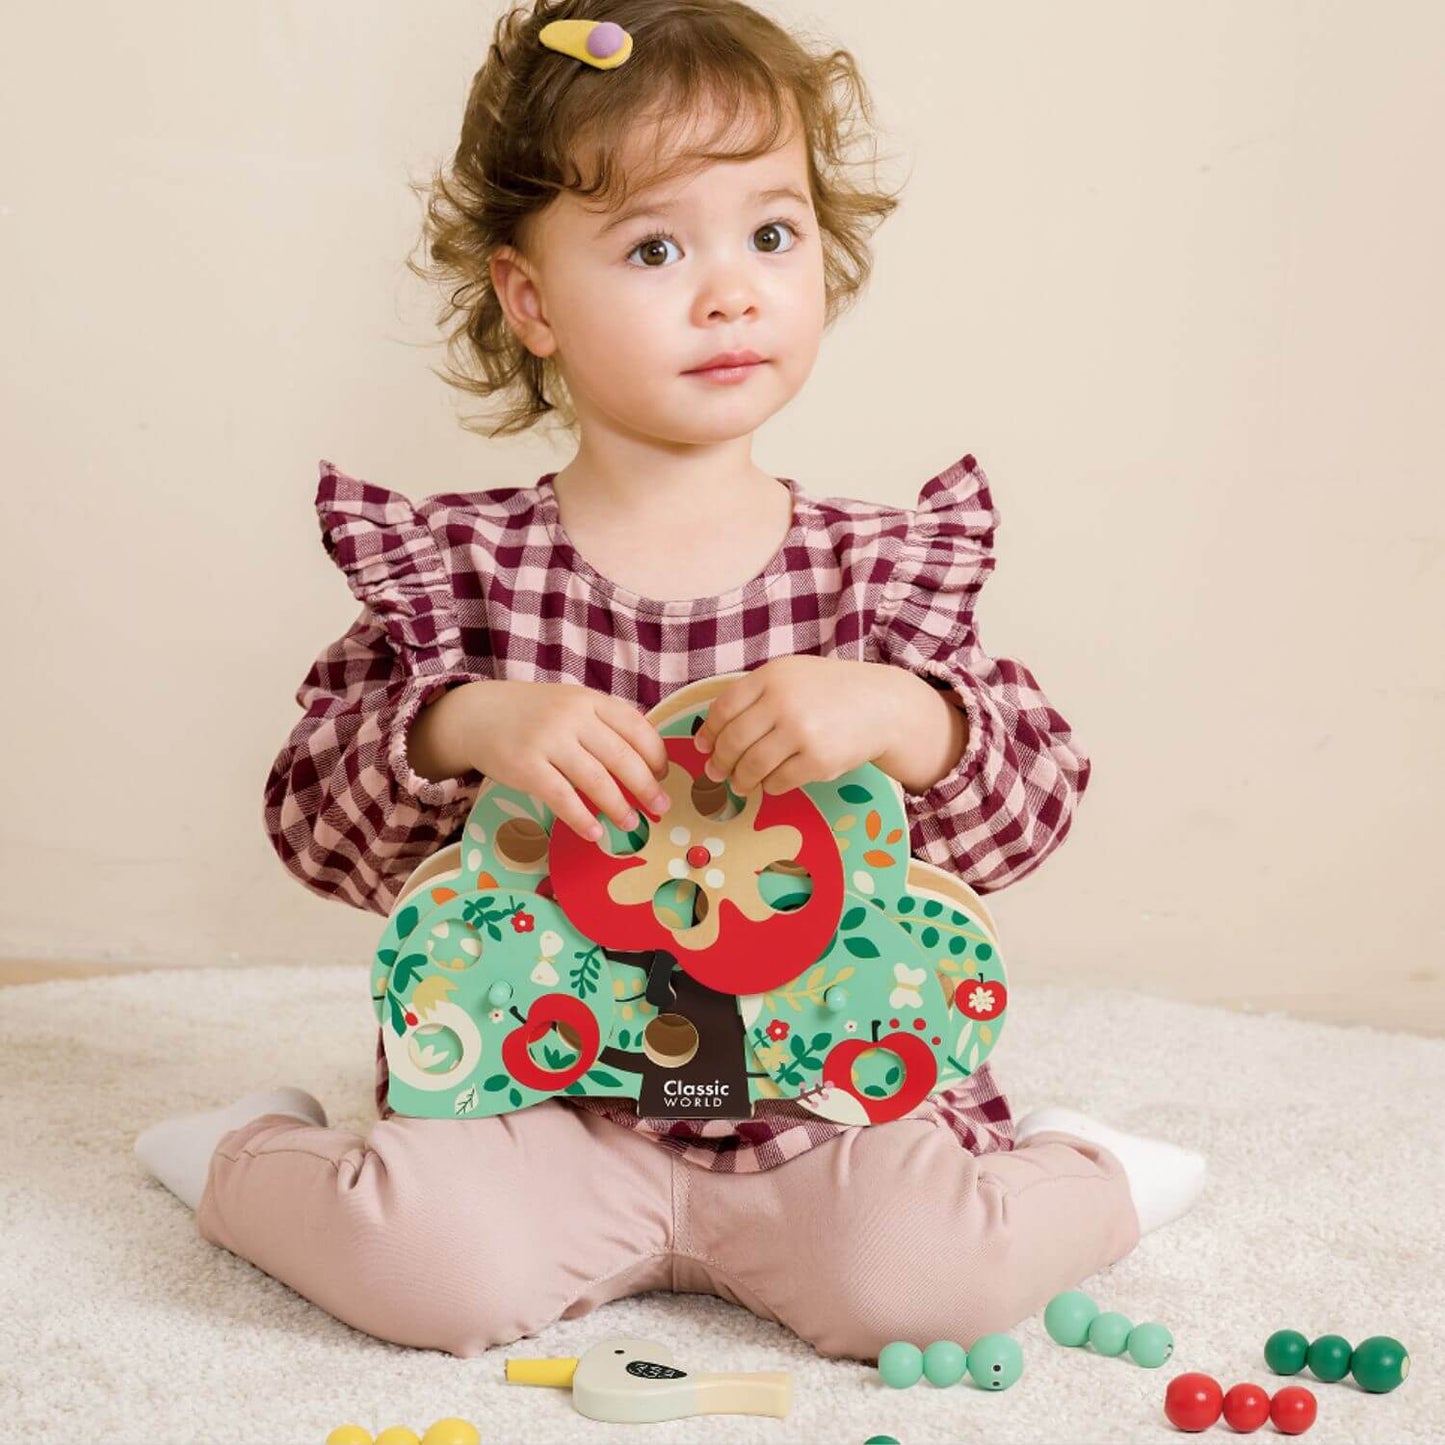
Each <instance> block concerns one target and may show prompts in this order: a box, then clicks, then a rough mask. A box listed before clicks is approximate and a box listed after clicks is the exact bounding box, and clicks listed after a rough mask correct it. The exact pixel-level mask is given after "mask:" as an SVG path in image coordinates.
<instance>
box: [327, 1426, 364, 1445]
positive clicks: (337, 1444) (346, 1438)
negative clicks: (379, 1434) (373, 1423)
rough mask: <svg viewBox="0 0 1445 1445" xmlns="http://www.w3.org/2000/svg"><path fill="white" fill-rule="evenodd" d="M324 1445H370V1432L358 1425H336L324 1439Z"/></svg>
mask: <svg viewBox="0 0 1445 1445" xmlns="http://www.w3.org/2000/svg"><path fill="white" fill-rule="evenodd" d="M326 1445H371V1431H370V1430H363V1429H362V1428H361V1426H360V1425H338V1426H337V1427H336V1428H335V1429H334V1430H333V1431H332V1432H331V1433H330V1434H329V1435H328V1436H327V1437H326Z"/></svg>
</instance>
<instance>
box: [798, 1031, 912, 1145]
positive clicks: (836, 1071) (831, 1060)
mask: <svg viewBox="0 0 1445 1445" xmlns="http://www.w3.org/2000/svg"><path fill="white" fill-rule="evenodd" d="M870 1049H887V1050H888V1052H889V1053H891V1054H896V1055H897V1056H898V1061H899V1063H901V1064H902V1065H903V1083H902V1084H901V1085H900V1087H899V1089H898V1091H897V1093H894V1094H890V1095H889V1096H888V1097H887V1098H886V1099H878V1098H874V1097H872V1096H871V1095H869V1094H864V1093H862V1092H861V1091H860V1090H859V1089H857V1088H856V1087H855V1086H854V1083H853V1065H854V1064H855V1063H857V1061H858V1058H859V1056H860V1055H862V1054H866V1053H867V1052H868V1051H869V1050H870ZM937 1079H938V1060H937V1059H935V1058H934V1057H933V1050H932V1049H931V1048H929V1046H928V1045H927V1044H926V1043H925V1042H924V1041H923V1039H922V1038H921V1037H920V1036H919V1035H918V1034H906V1033H903V1032H902V1031H901V1030H900V1031H899V1032H898V1033H893V1034H884V1035H883V1037H882V1038H881V1039H878V1040H877V1041H876V1042H875V1041H873V1040H871V1039H844V1040H843V1042H842V1043H839V1044H834V1045H833V1047H832V1048H831V1049H829V1050H828V1056H827V1058H825V1059H824V1060H823V1082H824V1083H825V1084H831V1085H832V1086H833V1087H834V1088H835V1089H842V1090H843V1092H844V1093H846V1094H852V1096H853V1097H854V1098H855V1099H857V1101H858V1102H859V1103H860V1104H861V1105H862V1106H863V1112H864V1113H865V1114H867V1115H868V1121H869V1123H872V1124H886V1123H889V1122H890V1121H891V1120H893V1119H898V1118H901V1117H902V1116H903V1115H904V1114H906V1113H908V1111H909V1110H910V1109H912V1108H914V1107H916V1106H917V1105H918V1104H920V1103H922V1101H923V1100H924V1099H925V1098H926V1097H927V1096H928V1091H929V1090H930V1089H931V1088H932V1087H933V1085H934V1084H935V1083H936V1082H937Z"/></svg>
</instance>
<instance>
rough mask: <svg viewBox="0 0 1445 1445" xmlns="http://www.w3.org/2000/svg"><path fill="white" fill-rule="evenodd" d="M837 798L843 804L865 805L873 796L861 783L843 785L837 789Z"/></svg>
mask: <svg viewBox="0 0 1445 1445" xmlns="http://www.w3.org/2000/svg"><path fill="white" fill-rule="evenodd" d="M838 796H839V797H840V798H842V799H843V801H844V802H845V803H867V802H870V801H871V800H872V797H873V794H872V793H870V792H869V791H868V789H867V788H865V787H864V786H863V785H862V784H861V783H844V784H843V786H842V787H841V788H839V789H838Z"/></svg>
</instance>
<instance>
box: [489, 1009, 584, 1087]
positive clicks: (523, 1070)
mask: <svg viewBox="0 0 1445 1445" xmlns="http://www.w3.org/2000/svg"><path fill="white" fill-rule="evenodd" d="M556 1023H563V1024H567V1025H569V1026H570V1027H571V1028H572V1030H573V1032H574V1033H575V1034H576V1035H577V1038H578V1040H579V1041H580V1052H579V1053H578V1055H577V1058H576V1059H574V1060H573V1061H572V1063H570V1064H568V1065H567V1066H566V1068H563V1069H549V1068H546V1067H545V1066H543V1065H542V1064H539V1063H538V1062H537V1061H536V1059H534V1058H533V1057H532V1045H533V1044H535V1043H536V1042H537V1040H538V1039H540V1038H541V1037H542V1035H543V1034H545V1033H546V1032H547V1030H548V1029H550V1028H551V1027H552V1025H553V1024H556ZM601 1045H602V1039H601V1031H600V1030H599V1029H598V1027H597V1020H596V1018H595V1017H594V1016H593V1013H592V1010H591V1009H589V1008H588V1007H587V1005H586V1004H585V1003H583V1002H582V1000H581V999H580V998H578V997H577V996H576V995H575V994H570V993H544V994H541V995H540V996H539V997H537V998H534V999H533V1000H532V1006H531V1007H530V1008H529V1009H528V1010H527V1020H526V1022H525V1023H523V1024H520V1025H519V1026H518V1027H517V1028H514V1029H513V1030H512V1032H511V1033H509V1034H508V1035H507V1037H506V1038H504V1039H503V1040H502V1062H503V1063H504V1064H505V1065H506V1066H507V1072H508V1073H509V1074H510V1075H511V1076H512V1077H513V1078H514V1079H515V1080H516V1081H517V1082H518V1083H519V1084H525V1085H526V1086H527V1087H528V1088H529V1089H536V1090H537V1092H538V1093H543V1094H549V1093H553V1092H555V1091H556V1090H558V1089H565V1088H566V1087H567V1085H568V1084H570V1083H573V1082H574V1081H575V1080H577V1079H580V1078H581V1077H582V1075H583V1074H585V1073H586V1072H587V1070H588V1069H590V1068H591V1067H592V1065H593V1063H594V1062H595V1061H596V1059H597V1054H598V1051H599V1049H600V1048H601Z"/></svg>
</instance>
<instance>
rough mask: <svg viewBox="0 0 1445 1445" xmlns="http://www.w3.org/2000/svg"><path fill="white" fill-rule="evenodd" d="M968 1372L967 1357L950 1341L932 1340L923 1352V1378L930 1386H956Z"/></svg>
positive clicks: (957, 1345) (961, 1347) (959, 1347)
mask: <svg viewBox="0 0 1445 1445" xmlns="http://www.w3.org/2000/svg"><path fill="white" fill-rule="evenodd" d="M967 1372H968V1356H967V1355H966V1354H965V1353H964V1349H963V1346H962V1345H959V1344H955V1343H954V1342H953V1341H952V1340H934V1342H933V1343H932V1344H931V1345H929V1347H928V1348H927V1349H926V1350H924V1352H923V1378H924V1379H925V1380H927V1381H928V1383H929V1384H930V1385H938V1386H944V1385H956V1384H958V1382H959V1381H960V1380H961V1379H963V1377H964V1375H965V1374H966V1373H967Z"/></svg>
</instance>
